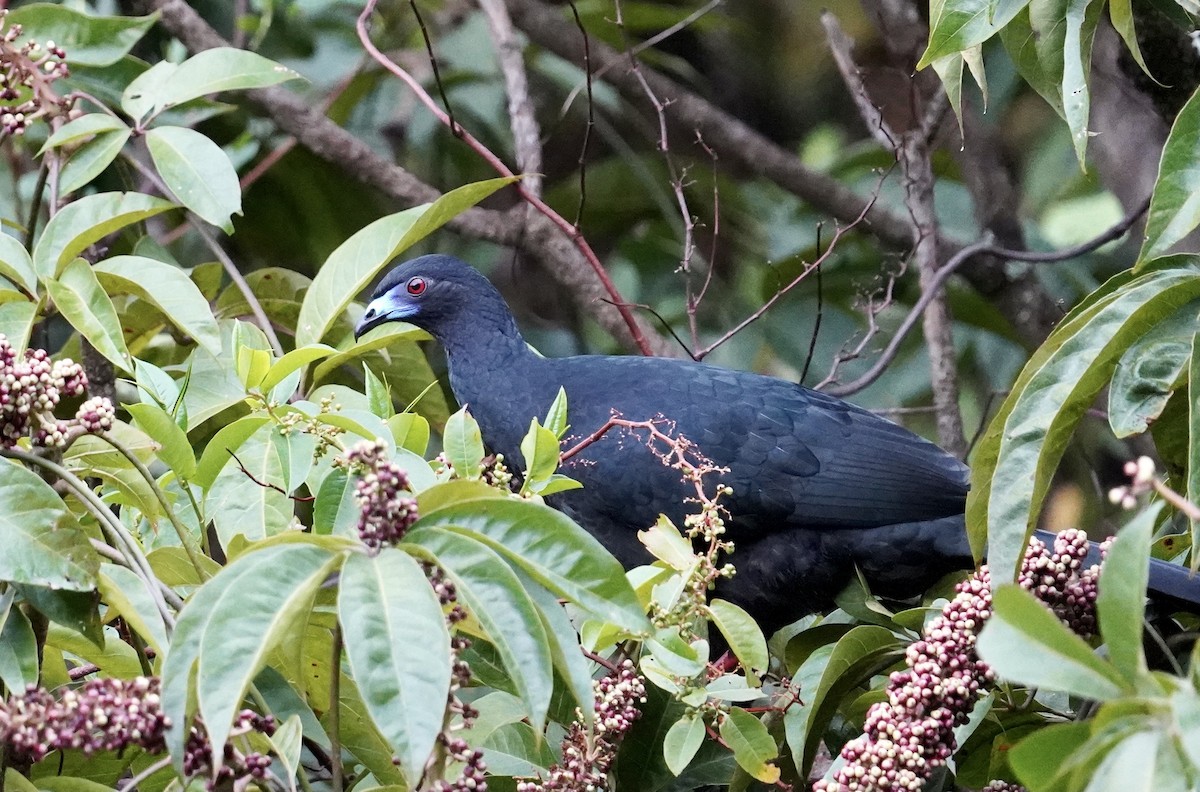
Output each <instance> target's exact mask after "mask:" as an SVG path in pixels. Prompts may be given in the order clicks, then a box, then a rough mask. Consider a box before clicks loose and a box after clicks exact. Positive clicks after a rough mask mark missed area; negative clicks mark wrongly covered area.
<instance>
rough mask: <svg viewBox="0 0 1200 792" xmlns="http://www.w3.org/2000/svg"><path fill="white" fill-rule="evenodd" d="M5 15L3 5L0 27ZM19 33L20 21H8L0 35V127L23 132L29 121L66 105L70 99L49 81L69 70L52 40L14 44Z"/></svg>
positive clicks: (65, 55) (58, 47)
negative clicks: (55, 89) (56, 91)
mask: <svg viewBox="0 0 1200 792" xmlns="http://www.w3.org/2000/svg"><path fill="white" fill-rule="evenodd" d="M7 16H8V10H7V9H4V10H0V28H2V27H3V25H4V24H5V22H6V21H7V20H6V19H5V18H6V17H7ZM23 33H24V30H23V29H22V28H21V26H20V25H9V26H8V28H7V29H6V30H4V35H3V36H0V127H3V129H4V131H5V132H7V133H8V134H10V135H20V134H23V133H24V132H25V129H26V127H28V126H29V124H30V122H32V121H34V120H36V119H38V118H41V117H43V116H46V115H49V114H57V113H62V112H65V111H66V110H67V109H68V108H69V107H70V100H69V99H67V98H65V97H61V96H59V95H58V94H57V93H55V91H54V89H53V85H52V84H53V83H54V81H55V80H57V79H59V78H60V77H66V76H67V75H68V74H69V73H70V71H69V70H68V69H67V64H66V62H65V58H66V57H67V53H66V51H65V50H64V49H63V48H62V47H60V46H58V45H57V44H55V43H54V42H53V41H47V42H46V43H45V45H44V46H43V45H41V44H39V43H38V42H37V41H35V40H33V39H26V40H25V41H24V42H23V43H21V44H18V43H17V40H18V39H20V38H21V37H22V34H23Z"/></svg>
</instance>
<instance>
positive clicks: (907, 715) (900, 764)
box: [813, 529, 1099, 792]
mask: <svg viewBox="0 0 1200 792" xmlns="http://www.w3.org/2000/svg"><path fill="white" fill-rule="evenodd" d="M1087 549H1088V544H1087V536H1086V535H1085V534H1084V533H1083V532H1082V531H1078V530H1075V529H1071V530H1067V531H1063V532H1062V533H1060V534H1059V535H1058V536H1057V537H1056V538H1055V541H1054V548H1053V550H1050V549H1048V548H1047V547H1046V545H1045V543H1043V542H1041V541H1039V540H1037V539H1033V540H1031V541H1030V543H1029V547H1028V548H1027V549H1026V551H1025V558H1024V561H1023V562H1022V564H1021V573H1020V576H1019V578H1018V582H1019V583H1020V585H1021V586H1022V587H1023V588H1025V589H1027V590H1029V591H1030V592H1032V593H1033V594H1034V596H1036V597H1037V598H1038V599H1039V600H1041V601H1042V602H1043V603H1045V604H1046V606H1047V607H1049V608H1050V609H1052V610H1053V611H1054V612H1055V614H1057V615H1058V616H1059V617H1060V618H1062V619H1063V620H1064V621H1066V622H1067V623H1068V624H1069V625H1070V626H1071V627H1073V628H1074V629H1077V630H1081V631H1082V633H1083V634H1084V635H1090V634H1091V633H1092V632H1094V630H1095V625H1096V618H1095V606H1096V580H1097V578H1098V577H1099V567H1098V566H1096V567H1090V568H1088V569H1085V570H1082V571H1081V569H1080V567H1081V566H1082V564H1083V560H1084V558H1085V557H1086V556H1087ZM956 592H957V593H956V595H955V597H954V599H953V600H951V601H950V602H949V603H947V604H946V606H945V607H944V608H943V609H942V613H941V615H940V616H938V617H937V618H936V619H934V620H933V621H931V622H930V623H929V624H928V625H927V626H926V628H925V632H924V636H923V637H922V638H921V640H919V641H916V642H915V643H913V644H912V645H911V646H910V647H909V648H908V651H907V653H906V656H905V662H906V664H907V665H908V669H907V670H905V671H897V672H895V673H893V674H892V675H891V678H890V679H889V680H888V686H887V694H888V700H887V701H885V702H880V703H878V704H875V705H874V706H872V707H871V709H870V710H869V711H868V712H867V719H866V723H865V724H864V727H863V732H864V733H863V735H862V736H861V737H858V738H857V739H854V740H851V741H850V742H848V743H847V744H846V745H845V746H844V747H843V748H842V752H841V756H842V758H843V759H844V760H845V764H844V765H843V766H842V767H841V769H839V770H838V771H837V773H835V774H834V775H833V777H832V778H831V779H829V780H821V781H818V782H817V783H816V784H814V785H813V789H814V790H815V792H859V791H860V790H861V791H862V792H865V791H866V790H877V791H878V792H894V791H897V790H913V791H914V792H915V790H920V789H922V788H924V786H925V781H926V780H927V779H928V778H929V776H930V774H931V773H932V772H933V770H934V769H935V768H937V767H940V766H941V765H943V764H945V763H946V760H947V759H948V758H949V757H950V755H951V754H952V753H953V752H954V748H955V741H954V729H955V727H956V726H960V725H962V724H964V723H966V722H967V720H968V718H969V717H970V714H971V709H972V708H973V707H974V706H975V702H976V701H977V700H978V698H979V696H980V695H981V691H982V689H983V687H984V686H986V685H987V684H989V683H990V682H991V681H992V679H993V674H992V671H991V669H990V668H988V666H987V664H985V663H984V662H983V661H982V660H980V659H979V656H978V655H977V654H976V653H975V642H976V638H977V637H978V635H979V631H980V629H982V627H983V624H984V622H986V621H987V620H988V618H989V617H990V616H991V615H992V589H991V574H990V572H989V571H988V568H987V566H983V567H981V568H980V569H979V571H977V572H976V573H975V574H974V575H972V576H971V577H970V578H968V579H967V580H965V581H963V582H962V583H960V584H959V585H958V587H957V589H956ZM997 783H1000V784H1003V785H1002V786H997V787H989V789H992V790H993V792H1004V791H1007V792H1015V790H1017V789H1019V787H1017V786H1015V785H1009V784H1007V783H1006V782H997Z"/></svg>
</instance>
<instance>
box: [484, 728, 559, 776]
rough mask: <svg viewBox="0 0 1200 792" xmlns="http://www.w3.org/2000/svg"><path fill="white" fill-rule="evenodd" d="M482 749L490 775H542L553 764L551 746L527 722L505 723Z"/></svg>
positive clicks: (486, 740)
mask: <svg viewBox="0 0 1200 792" xmlns="http://www.w3.org/2000/svg"><path fill="white" fill-rule="evenodd" d="M482 748H483V759H484V761H485V762H487V768H488V773H489V774H491V775H497V776H534V775H539V774H540V775H542V776H545V775H546V773H547V770H548V769H549V767H550V765H552V764H553V763H554V754H553V753H552V752H551V750H550V745H549V744H548V743H547V741H546V740H545V739H544V738H543V737H542V735H541V734H539V733H537V732H535V731H534V730H533V728H532V727H531V726H530V725H529V724H528V723H520V722H518V723H506V724H504V725H503V726H500V727H499V728H497V729H494V730H493V731H492V733H491V734H489V735H488V736H487V738H486V739H484V741H483V745H482ZM489 780H490V779H489ZM489 788H490V784H489Z"/></svg>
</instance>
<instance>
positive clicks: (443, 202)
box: [296, 177, 516, 346]
mask: <svg viewBox="0 0 1200 792" xmlns="http://www.w3.org/2000/svg"><path fill="white" fill-rule="evenodd" d="M515 180H516V178H515V177H513V178H501V179H490V180H488V181H482V182H475V183H474V184H467V185H464V186H462V187H459V188H458V189H457V190H451V191H450V192H448V193H446V194H445V195H443V196H442V197H440V198H438V199H437V200H436V201H434V202H433V203H431V204H422V205H421V206H415V207H413V208H412V209H406V210H405V211H403V212H399V213H397V214H393V215H388V216H387V217H384V218H381V219H379V220H376V221H375V222H373V223H371V224H370V225H368V226H367V227H366V228H364V229H362V230H361V231H359V232H357V233H356V234H354V235H353V236H351V237H350V238H349V239H347V240H346V241H345V242H343V243H342V244H341V246H339V247H338V249H337V250H335V251H333V253H331V254H330V255H329V258H328V259H326V260H325V263H324V264H323V265H321V269H320V270H318V271H317V276H316V277H315V278H313V283H312V287H311V288H310V289H309V290H308V292H307V293H306V294H305V295H304V303H303V304H302V305H301V306H300V319H299V321H298V322H297V324H296V344H297V346H304V345H305V344H312V343H316V342H317V341H320V340H321V339H322V338H323V337H324V336H325V333H326V332H327V331H328V330H329V328H330V327H332V326H333V323H334V321H335V320H336V319H337V317H338V316H340V315H341V313H342V311H344V310H346V306H347V305H349V304H350V301H351V300H352V299H354V296H355V295H356V294H358V293H359V292H361V291H362V290H363V289H365V288H366V287H367V284H368V283H370V282H371V281H372V280H374V278H375V276H376V275H378V274H379V272H380V271H381V270H382V269H383V268H384V267H385V266H387V264H388V263H389V262H390V261H391V260H392V259H394V258H395V257H396V256H398V255H400V253H402V252H404V251H405V250H407V249H408V248H410V247H412V246H413V245H414V244H416V243H417V242H419V241H420V240H421V239H424V238H425V237H426V236H428V235H429V234H432V233H433V232H434V231H436V230H437V229H439V228H441V227H442V226H443V225H445V224H446V223H448V222H449V221H450V220H451V219H452V218H454V217H455V216H456V215H458V214H460V213H462V212H463V211H465V210H467V209H469V208H471V207H472V206H474V205H475V204H477V203H479V202H480V201H482V200H483V199H484V198H487V197H488V196H489V195H491V194H492V193H494V192H495V191H496V190H499V189H500V188H501V187H504V186H505V185H507V184H512V183H513V182H514V181H515Z"/></svg>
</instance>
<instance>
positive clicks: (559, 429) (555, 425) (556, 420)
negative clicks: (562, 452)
mask: <svg viewBox="0 0 1200 792" xmlns="http://www.w3.org/2000/svg"><path fill="white" fill-rule="evenodd" d="M542 425H543V426H545V427H546V428H547V429H549V430H550V431H551V432H554V436H555V437H556V438H558V439H559V440H561V439H562V438H563V435H565V434H566V433H567V430H568V429H570V428H571V427H570V425H569V424H568V423H567V391H566V388H562V387H560V388H559V389H558V394H557V395H555V397H554V402H553V403H552V404H551V405H550V409H549V410H547V411H546V420H545V421H543V422H542Z"/></svg>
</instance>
